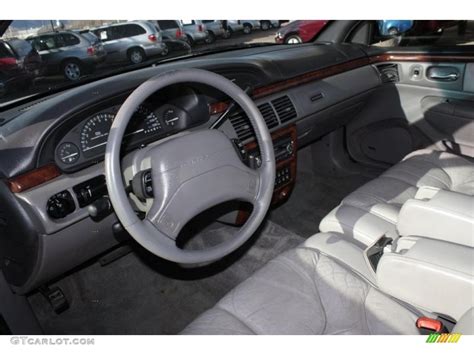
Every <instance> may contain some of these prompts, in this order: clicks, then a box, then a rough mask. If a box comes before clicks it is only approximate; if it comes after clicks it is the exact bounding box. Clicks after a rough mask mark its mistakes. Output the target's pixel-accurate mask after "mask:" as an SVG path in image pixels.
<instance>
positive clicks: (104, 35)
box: [92, 21, 168, 64]
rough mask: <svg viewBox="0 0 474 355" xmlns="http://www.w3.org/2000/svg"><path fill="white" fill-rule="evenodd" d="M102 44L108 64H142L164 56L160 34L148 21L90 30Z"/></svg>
mask: <svg viewBox="0 0 474 355" xmlns="http://www.w3.org/2000/svg"><path fill="white" fill-rule="evenodd" d="M92 32H94V33H95V34H96V36H97V37H99V39H100V40H101V41H102V42H103V43H104V48H105V50H106V51H107V61H108V62H123V61H129V62H130V63H132V64H138V63H142V62H143V61H145V60H146V59H147V58H149V57H153V56H158V55H166V54H167V51H168V48H167V47H166V45H165V44H164V43H163V41H162V38H161V33H160V32H159V31H158V30H157V28H156V26H155V25H154V24H152V23H150V22H148V21H129V22H122V23H116V24H112V25H107V26H101V27H98V28H95V29H93V30H92Z"/></svg>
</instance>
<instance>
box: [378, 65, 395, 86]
mask: <svg viewBox="0 0 474 355" xmlns="http://www.w3.org/2000/svg"><path fill="white" fill-rule="evenodd" d="M377 70H378V71H379V73H380V79H381V80H382V83H396V82H398V81H400V75H399V74H398V64H391V63H388V64H379V65H377Z"/></svg>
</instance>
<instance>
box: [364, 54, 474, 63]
mask: <svg viewBox="0 0 474 355" xmlns="http://www.w3.org/2000/svg"><path fill="white" fill-rule="evenodd" d="M369 60H370V64H378V63H386V62H425V63H430V62H433V63H436V62H445V63H467V62H473V61H474V55H429V54H417V53H394V54H390V53H386V54H381V55H375V56H371V57H369Z"/></svg>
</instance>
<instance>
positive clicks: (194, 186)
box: [0, 21, 474, 335]
mask: <svg viewBox="0 0 474 355" xmlns="http://www.w3.org/2000/svg"><path fill="white" fill-rule="evenodd" d="M372 26H373V24H372V25H371V24H370V21H369V22H368V21H329V22H328V25H327V27H326V28H325V29H324V30H323V31H322V32H321V33H320V34H319V35H318V38H317V39H316V41H315V42H310V43H301V44H297V45H287V44H281V45H277V46H252V47H248V48H240V49H232V50H226V51H220V52H216V53H205V54H201V55H197V56H189V57H186V58H179V59H177V60H168V61H165V62H162V63H160V64H159V65H152V66H146V67H143V68H140V69H136V70H131V71H128V72H124V73H122V74H117V75H111V76H107V77H104V78H100V79H98V80H93V81H92V80H91V81H89V82H86V83H84V84H82V85H76V86H73V87H71V88H69V89H67V90H63V91H58V92H53V93H48V94H47V95H42V96H40V97H37V98H34V99H30V100H25V101H22V100H19V101H16V102H13V103H9V104H8V105H4V107H3V108H2V109H1V112H0V178H1V182H0V201H1V203H0V258H1V273H0V293H1V299H2V302H1V304H0V330H1V331H2V332H3V333H2V334H97V335H99V334H188V335H190V334H208V335H214V334H245V335H250V334H313V335H315V334H339V335H343V334H427V333H424V332H426V331H427V330H431V331H433V330H436V331H440V330H447V331H449V332H458V333H462V334H474V326H473V324H474V310H473V307H474V258H473V255H474V254H473V248H474V54H473V53H474V52H473V51H472V47H471V46H453V47H449V48H447V47H445V48H442V49H440V48H439V47H436V46H429V45H425V46H407V47H390V46H374V45H373V42H374V40H373V35H372V32H373V28H372ZM423 320H429V321H428V322H427V323H425V324H424V323H423ZM427 324H428V325H427ZM433 324H435V325H436V327H438V326H439V328H436V329H435V328H433Z"/></svg>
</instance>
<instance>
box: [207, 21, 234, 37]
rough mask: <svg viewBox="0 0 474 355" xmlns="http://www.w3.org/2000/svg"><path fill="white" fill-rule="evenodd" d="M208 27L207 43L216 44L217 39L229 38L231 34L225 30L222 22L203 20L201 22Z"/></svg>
mask: <svg viewBox="0 0 474 355" xmlns="http://www.w3.org/2000/svg"><path fill="white" fill-rule="evenodd" d="M201 22H202V23H203V24H204V25H205V26H206V31H207V34H208V37H207V39H206V43H214V42H215V41H216V39H217V37H221V38H229V37H230V33H229V31H226V30H225V29H224V25H223V24H222V21H220V20H202V21H201Z"/></svg>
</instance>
